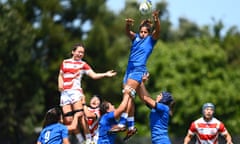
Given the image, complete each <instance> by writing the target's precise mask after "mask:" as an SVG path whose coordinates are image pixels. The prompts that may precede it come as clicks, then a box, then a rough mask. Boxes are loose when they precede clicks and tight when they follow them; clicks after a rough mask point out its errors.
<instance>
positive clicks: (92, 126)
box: [87, 107, 100, 137]
mask: <svg viewBox="0 0 240 144" xmlns="http://www.w3.org/2000/svg"><path fill="white" fill-rule="evenodd" d="M88 111H90V112H91V113H95V114H96V115H97V117H98V119H93V118H88V119H87V123H88V127H89V130H90V133H91V135H92V137H93V136H94V135H96V134H97V133H98V122H99V118H100V109H99V107H97V108H91V107H88Z"/></svg>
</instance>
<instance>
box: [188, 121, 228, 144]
mask: <svg viewBox="0 0 240 144" xmlns="http://www.w3.org/2000/svg"><path fill="white" fill-rule="evenodd" d="M188 133H189V134H191V135H196V144H218V136H219V134H221V135H225V134H226V133H227V129H226V128H225V126H224V124H223V123H222V122H221V121H219V120H218V119H216V118H212V120H210V121H208V122H206V121H205V120H204V119H203V118H202V117H201V118H199V119H197V120H196V121H194V122H193V123H192V124H191V126H190V128H189V130H188Z"/></svg>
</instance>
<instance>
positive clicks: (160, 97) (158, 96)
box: [156, 93, 163, 102]
mask: <svg viewBox="0 0 240 144" xmlns="http://www.w3.org/2000/svg"><path fill="white" fill-rule="evenodd" d="M162 97H163V96H162V93H160V94H159V95H157V98H156V101H157V102H159V101H160V100H161V99H162Z"/></svg>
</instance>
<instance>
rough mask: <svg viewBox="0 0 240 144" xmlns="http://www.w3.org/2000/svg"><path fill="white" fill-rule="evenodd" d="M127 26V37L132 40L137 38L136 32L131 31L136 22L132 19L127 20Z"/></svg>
mask: <svg viewBox="0 0 240 144" xmlns="http://www.w3.org/2000/svg"><path fill="white" fill-rule="evenodd" d="M125 21H126V25H125V32H126V35H127V36H128V37H129V38H130V39H131V40H132V39H134V37H135V32H133V31H131V26H132V25H133V22H134V20H133V19H131V18H127V19H125Z"/></svg>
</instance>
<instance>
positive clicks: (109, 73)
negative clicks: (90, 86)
mask: <svg viewBox="0 0 240 144" xmlns="http://www.w3.org/2000/svg"><path fill="white" fill-rule="evenodd" d="M116 74H117V72H115V71H114V70H109V71H107V72H105V73H96V72H94V71H93V70H90V71H89V72H88V76H89V77H91V78H92V79H101V78H104V77H113V76H115V75H116Z"/></svg>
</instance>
